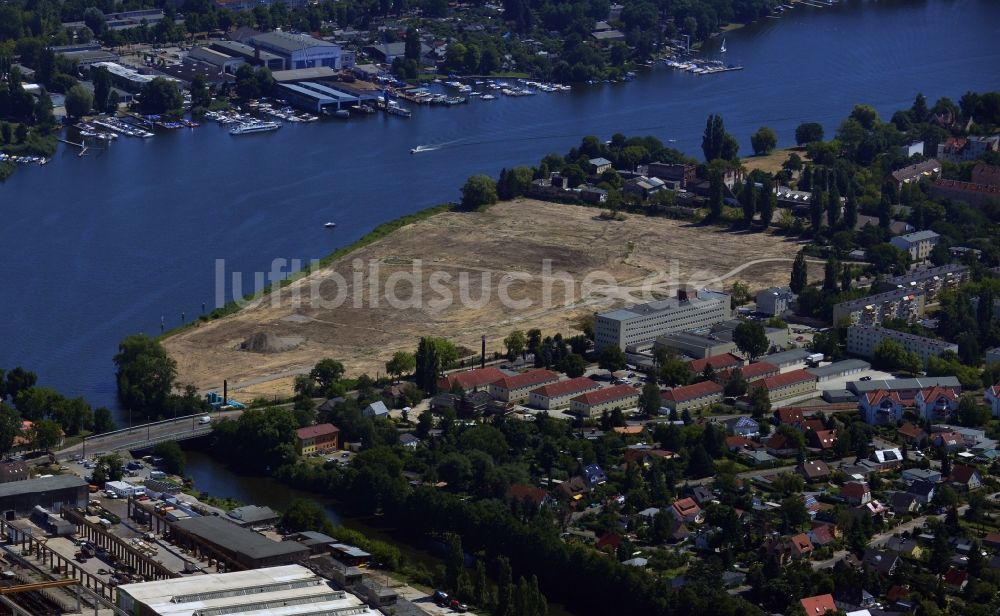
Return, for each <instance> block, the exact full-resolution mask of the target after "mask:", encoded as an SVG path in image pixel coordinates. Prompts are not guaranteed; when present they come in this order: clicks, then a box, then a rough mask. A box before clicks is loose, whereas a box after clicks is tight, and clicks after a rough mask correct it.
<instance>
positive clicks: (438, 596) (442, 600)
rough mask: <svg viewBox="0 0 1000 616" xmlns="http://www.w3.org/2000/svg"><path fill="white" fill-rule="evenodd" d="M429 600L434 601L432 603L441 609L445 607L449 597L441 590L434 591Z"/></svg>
mask: <svg viewBox="0 0 1000 616" xmlns="http://www.w3.org/2000/svg"><path fill="white" fill-rule="evenodd" d="M431 600H432V601H434V603H436V604H438V605H440V606H441V607H447V606H448V602H449V601H450V600H451V599H450V597H448V593H446V592H444V591H443V590H435V591H434V594H433V595H431Z"/></svg>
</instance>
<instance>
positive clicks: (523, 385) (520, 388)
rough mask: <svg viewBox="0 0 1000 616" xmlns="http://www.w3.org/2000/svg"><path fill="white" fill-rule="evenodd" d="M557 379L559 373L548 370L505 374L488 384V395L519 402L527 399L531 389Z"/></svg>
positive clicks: (496, 398)
mask: <svg viewBox="0 0 1000 616" xmlns="http://www.w3.org/2000/svg"><path fill="white" fill-rule="evenodd" d="M558 380H559V375H558V374H556V373H555V372H551V371H549V370H541V369H539V370H529V371H528V372H524V373H521V374H515V375H513V376H505V377H503V378H501V379H497V380H496V381H494V382H492V383H490V384H489V392H490V395H491V396H493V399H494V400H501V401H503V402H513V403H515V404H520V403H522V402H524V401H525V400H527V399H528V396H529V395H530V393H531V391H532V390H533V389H537V388H538V387H541V386H542V385H549V384H551V383H555V382H557V381H558Z"/></svg>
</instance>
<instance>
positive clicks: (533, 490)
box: [507, 483, 552, 509]
mask: <svg viewBox="0 0 1000 616" xmlns="http://www.w3.org/2000/svg"><path fill="white" fill-rule="evenodd" d="M507 500H508V501H510V502H517V503H530V504H531V506H533V507H534V508H535V509H540V508H541V507H542V506H544V505H546V504H548V503H551V502H552V497H551V496H549V494H548V492H546V491H545V490H543V489H541V488H538V487H535V486H529V485H525V484H523V483H515V484H514V485H512V486H510V488H508V489H507Z"/></svg>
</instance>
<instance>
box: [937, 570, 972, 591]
mask: <svg viewBox="0 0 1000 616" xmlns="http://www.w3.org/2000/svg"><path fill="white" fill-rule="evenodd" d="M941 581H942V582H944V585H945V587H946V588H948V590H951V591H952V592H962V591H963V590H965V586H966V585H967V584H968V583H969V572H968V571H962V570H959V569H956V568H954V567H952V568H950V569H948V570H947V571H945V573H944V575H942V576H941Z"/></svg>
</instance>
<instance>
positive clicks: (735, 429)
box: [723, 417, 760, 437]
mask: <svg viewBox="0 0 1000 616" xmlns="http://www.w3.org/2000/svg"><path fill="white" fill-rule="evenodd" d="M723 423H725V425H726V432H728V433H729V434H731V435H733V436H746V437H755V436H759V435H760V424H759V423H757V421H756V420H754V419H753V418H752V417H734V418H732V419H727V420H726V421H725V422H723Z"/></svg>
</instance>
